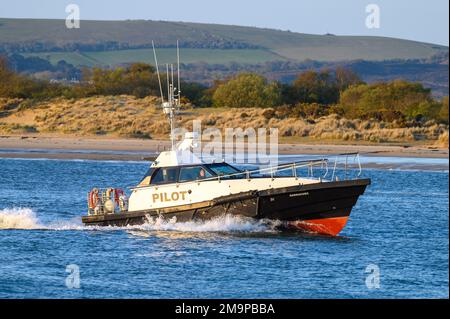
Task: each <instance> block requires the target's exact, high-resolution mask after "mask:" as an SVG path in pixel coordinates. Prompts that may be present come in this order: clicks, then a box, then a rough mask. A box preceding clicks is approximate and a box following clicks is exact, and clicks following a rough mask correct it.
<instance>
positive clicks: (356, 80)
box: [335, 66, 364, 92]
mask: <svg viewBox="0 0 450 319" xmlns="http://www.w3.org/2000/svg"><path fill="white" fill-rule="evenodd" d="M335 80H336V85H337V88H338V90H339V92H342V91H345V90H346V89H347V88H348V87H350V86H352V85H358V84H363V83H364V82H363V81H362V80H361V78H360V77H359V75H358V74H356V73H355V72H353V71H352V70H350V69H347V68H344V67H341V66H339V67H337V68H336V70H335Z"/></svg>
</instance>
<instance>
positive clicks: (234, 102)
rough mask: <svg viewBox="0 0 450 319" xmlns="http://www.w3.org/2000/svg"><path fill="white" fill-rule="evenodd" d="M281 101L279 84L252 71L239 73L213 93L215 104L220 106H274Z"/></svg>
mask: <svg viewBox="0 0 450 319" xmlns="http://www.w3.org/2000/svg"><path fill="white" fill-rule="evenodd" d="M280 102H281V90H280V88H279V85H278V84H277V83H275V82H272V83H267V80H266V79H265V78H264V77H263V76H261V75H256V74H251V73H242V74H239V75H238V76H236V77H235V78H233V79H230V80H229V81H227V82H225V83H222V84H220V85H219V86H218V87H217V88H216V90H215V92H214V95H213V104H214V106H218V107H224V106H225V107H273V106H276V105H279V104H280Z"/></svg>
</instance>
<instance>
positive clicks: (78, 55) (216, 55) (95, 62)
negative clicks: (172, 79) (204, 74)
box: [24, 48, 284, 67]
mask: <svg viewBox="0 0 450 319" xmlns="http://www.w3.org/2000/svg"><path fill="white" fill-rule="evenodd" d="M157 52H158V62H159V63H162V64H163V63H174V62H175V61H176V51H175V50H174V49H164V48H163V49H158V50H157ZM181 53H182V61H183V63H195V62H204V63H211V64H219V63H231V62H234V63H262V62H267V61H273V60H283V59H284V58H282V57H280V56H277V55H276V54H274V53H271V52H270V51H268V50H262V49H247V50H237V49H227V50H221V49H190V48H183V50H182V52H181ZM24 56H25V57H39V58H41V59H45V60H48V61H50V63H52V64H53V65H56V64H57V63H58V62H59V61H61V60H64V61H66V62H67V63H70V64H72V65H75V66H88V67H93V66H97V67H105V66H116V65H120V64H123V63H135V62H143V63H149V64H154V59H153V51H152V49H134V50H113V51H99V52H89V51H87V52H40V53H25V54H24Z"/></svg>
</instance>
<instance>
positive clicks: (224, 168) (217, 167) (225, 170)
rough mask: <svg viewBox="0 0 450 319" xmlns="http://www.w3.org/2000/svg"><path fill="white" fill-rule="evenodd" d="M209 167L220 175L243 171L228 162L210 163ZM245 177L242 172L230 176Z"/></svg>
mask: <svg viewBox="0 0 450 319" xmlns="http://www.w3.org/2000/svg"><path fill="white" fill-rule="evenodd" d="M208 168H209V169H211V170H212V171H213V172H214V173H216V174H217V175H218V176H224V175H231V174H237V173H240V172H241V171H240V170H238V169H236V168H234V167H233V166H231V165H228V164H226V163H218V164H211V165H208ZM243 177H244V175H242V174H238V175H234V176H230V178H243Z"/></svg>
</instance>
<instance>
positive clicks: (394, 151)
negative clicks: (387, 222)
mask: <svg viewBox="0 0 450 319" xmlns="http://www.w3.org/2000/svg"><path fill="white" fill-rule="evenodd" d="M169 146H170V142H169V141H167V140H166V141H163V140H149V139H124V138H111V137H65V136H42V135H31V134H30V135H22V136H0V157H3V158H55V159H98V160H145V159H148V157H152V156H155V155H156V154H158V153H159V152H160V151H163V150H165V149H168V148H169ZM278 152H279V154H281V155H294V154H320V155H329V154H338V153H348V152H360V153H361V154H364V155H365V156H382V157H419V158H448V157H449V150H448V149H444V148H435V147H426V146H410V147H405V146H397V145H383V144H381V145H359V144H347V145H336V144H279V146H278Z"/></svg>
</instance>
